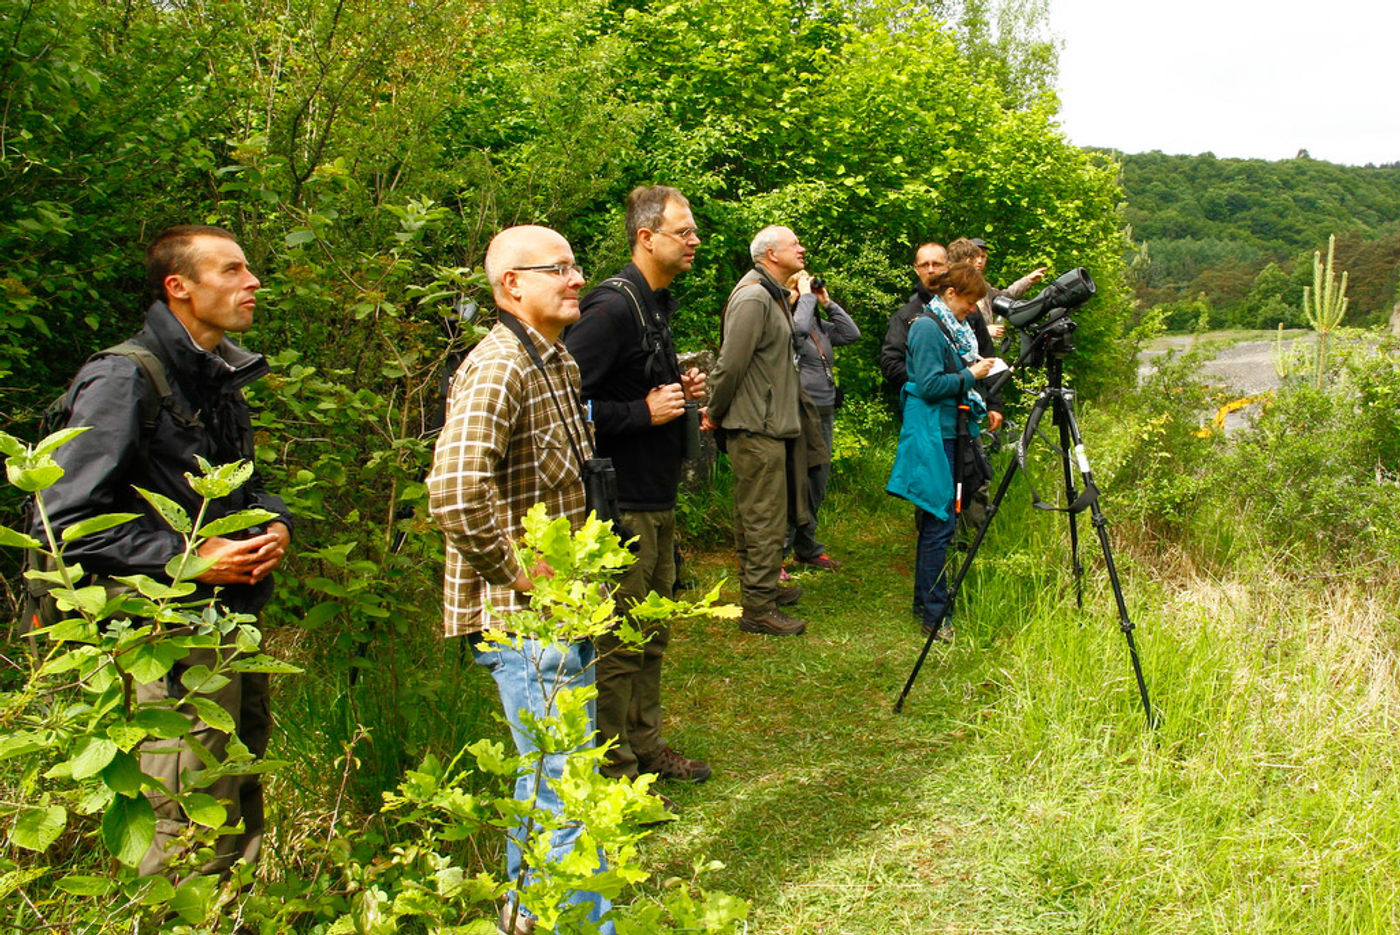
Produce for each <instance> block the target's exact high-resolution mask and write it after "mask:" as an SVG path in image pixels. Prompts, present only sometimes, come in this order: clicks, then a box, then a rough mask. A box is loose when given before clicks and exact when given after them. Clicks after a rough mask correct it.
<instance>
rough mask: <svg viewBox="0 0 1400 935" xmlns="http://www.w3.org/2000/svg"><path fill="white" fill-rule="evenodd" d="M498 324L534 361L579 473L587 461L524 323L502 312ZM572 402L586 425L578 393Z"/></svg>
mask: <svg viewBox="0 0 1400 935" xmlns="http://www.w3.org/2000/svg"><path fill="white" fill-rule="evenodd" d="M500 322H501V324H503V325H505V326H506V328H507V329H509V330H510V332H511V334H513V335H515V337H516V338H517V339H518V340H519V341H520V343H521V345H523V346H524V348H525V353H527V354H529V355H530V360H532V361H534V364H535V367H536V369H538V370H539V372H540V376H542V377H544V385H545V388H546V389H548V390H549V398H550V399H551V400H552V401H553V402H554V411H555V412H557V413H559V421H560V423H561V424H562V425H563V426H564V434H565V435H567V436H568V438H569V447H570V448H572V449H573V450H574V457H575V458H576V459H578V469H579V471H580V473H581V472H582V471H583V467H584V464H586V463H587V461H588V459H587V458H585V457H584V456H583V449H582V448H581V447H580V445H579V443H578V440H577V439H575V438H574V432H573V429H571V428H569V419H568V417H567V416H565V415H564V407H563V406H561V405H559V396H558V394H557V393H555V392H554V383H553V381H551V380H550V379H549V371H547V370H545V368H544V361H543V360H541V359H540V353H539V351H537V350H535V343H534V342H533V341H531V340H530V335H529V334H527V333H526V331H525V325H524V323H523V322H521V321H520V319H518V318H516V317H515V316H514V315H512V314H510V313H509V312H504V311H503V312H501V313H500ZM573 400H574V411H575V412H576V413H577V414H578V417H579V419H580V420H582V421H583V422H584V423H585V424H587V422H588V417H587V413H586V412H585V410H584V407H583V400H581V399H579V397H578V393H574V394H573ZM585 431H586V430H585ZM585 440H586V439H585ZM589 447H590V448H591V447H592V446H591V445H590V446H589Z"/></svg>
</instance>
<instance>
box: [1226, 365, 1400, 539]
mask: <svg viewBox="0 0 1400 935" xmlns="http://www.w3.org/2000/svg"><path fill="white" fill-rule="evenodd" d="M1339 343H1340V342H1339ZM1336 353H1338V355H1339V356H1342V360H1341V366H1340V367H1339V368H1337V369H1336V370H1335V371H1334V373H1335V374H1336V379H1335V380H1334V381H1332V382H1330V383H1328V384H1327V385H1325V386H1323V387H1322V388H1318V387H1317V386H1315V385H1308V384H1309V383H1310V382H1311V381H1310V380H1289V381H1286V382H1285V384H1284V386H1283V388H1282V389H1280V390H1279V391H1278V393H1277V394H1276V395H1275V397H1274V398H1273V400H1272V401H1271V402H1269V403H1268V404H1267V405H1266V406H1265V407H1264V409H1263V411H1262V412H1261V414H1260V415H1259V417H1258V418H1257V419H1256V420H1255V422H1254V424H1253V425H1252V426H1251V427H1250V428H1249V429H1248V430H1247V431H1245V432H1243V433H1241V434H1240V436H1239V437H1238V439H1237V440H1236V443H1235V446H1234V448H1233V450H1232V451H1231V452H1230V454H1229V456H1228V457H1227V458H1226V459H1225V460H1224V461H1223V462H1222V464H1221V466H1220V470H1219V471H1218V472H1216V474H1215V475H1214V477H1213V478H1212V483H1213V484H1215V485H1216V486H1217V488H1218V490H1219V493H1220V494H1221V495H1222V496H1223V497H1227V498H1229V499H1230V500H1231V501H1233V502H1236V503H1240V504H1246V505H1248V507H1249V508H1250V509H1251V510H1252V511H1253V513H1254V514H1255V516H1257V518H1258V521H1259V522H1260V523H1261V524H1263V526H1264V528H1265V529H1266V530H1267V531H1268V532H1269V534H1270V535H1271V536H1272V537H1273V538H1274V539H1275V541H1278V542H1283V543H1290V544H1293V545H1295V546H1298V547H1301V550H1302V555H1303V556H1307V557H1311V558H1314V559H1325V560H1331V561H1336V560H1356V559H1364V558H1368V557H1370V558H1374V557H1379V556H1382V555H1386V556H1391V557H1393V556H1394V555H1396V554H1397V553H1396V549H1397V546H1400V536H1397V529H1400V443H1397V440H1396V439H1397V437H1400V409H1397V404H1400V357H1397V348H1396V344H1395V342H1394V340H1393V339H1387V341H1386V342H1384V343H1383V344H1382V345H1381V346H1380V347H1378V348H1375V349H1374V350H1373V348H1372V341H1371V339H1369V338H1367V339H1362V340H1359V341H1358V340H1355V339H1353V340H1352V341H1351V343H1350V344H1349V345H1342V346H1341V347H1339V348H1338V349H1337V351H1336Z"/></svg>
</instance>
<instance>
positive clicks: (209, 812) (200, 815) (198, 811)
mask: <svg viewBox="0 0 1400 935" xmlns="http://www.w3.org/2000/svg"><path fill="white" fill-rule="evenodd" d="M180 807H181V808H183V809H184V810H185V814H186V815H188V816H189V819H190V821H192V822H194V823H195V824H199V825H203V826H204V827H206V828H222V827H223V825H224V822H226V821H228V810H227V809H225V808H224V807H223V806H222V805H220V804H219V802H218V800H217V799H215V798H214V797H213V796H212V795H209V794H208V793H205V792H191V793H190V794H189V795H185V796H181V797H180Z"/></svg>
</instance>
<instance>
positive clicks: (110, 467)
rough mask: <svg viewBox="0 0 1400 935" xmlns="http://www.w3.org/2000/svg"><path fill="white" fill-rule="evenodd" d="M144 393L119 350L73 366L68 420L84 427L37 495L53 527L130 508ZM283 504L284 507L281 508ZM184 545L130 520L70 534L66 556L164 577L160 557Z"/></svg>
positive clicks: (96, 567)
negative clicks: (57, 473) (58, 471)
mask: <svg viewBox="0 0 1400 935" xmlns="http://www.w3.org/2000/svg"><path fill="white" fill-rule="evenodd" d="M146 392H147V387H146V378H145V375H144V374H142V373H141V371H140V367H139V366H138V365H137V364H136V363H135V362H134V361H131V360H128V359H126V358H124V357H118V356H109V357H101V358H98V359H97V360H94V361H91V362H90V363H88V364H87V365H85V366H84V367H83V369H82V370H81V371H79V373H78V376H77V377H76V378H75V379H74V381H73V386H72V389H71V393H72V417H71V418H70V419H69V420H68V424H69V426H71V427H77V426H90V428H89V429H88V430H87V431H86V432H84V433H83V434H81V435H79V436H78V437H77V438H75V439H73V440H72V441H70V442H69V443H68V444H66V445H64V446H62V447H61V448H59V449H58V450H57V451H56V452H54V459H55V460H56V461H57V462H58V463H59V465H61V466H62V468H63V471H64V474H63V477H62V478H60V479H59V481H58V482H57V483H56V484H54V485H53V486H52V487H50V488H49V489H48V490H46V491H44V492H43V498H44V507H45V510H46V511H47V512H48V515H49V522H50V523H51V524H52V526H53V528H54V532H55V534H57V533H59V532H61V531H62V530H63V529H66V528H67V527H69V526H72V525H73V524H74V523H76V522H78V521H79V520H84V519H87V518H89V517H92V516H98V515H100V514H103V513H118V512H125V511H128V510H130V509H131V507H132V492H131V485H132V483H133V482H134V481H138V480H140V479H141V478H140V476H139V475H140V468H141V465H140V461H141V401H142V399H143V398H144V397H145V394H146ZM278 503H279V505H281V504H280V501H279V502H278ZM285 510H286V507H285V506H282V509H281V511H280V512H285ZM133 512H135V511H133ZM184 547H185V543H184V540H183V538H182V537H181V536H180V535H179V534H178V533H176V532H175V531H174V530H172V529H170V528H168V527H158V526H156V525H155V523H154V522H146V521H143V520H136V521H133V522H129V523H123V524H122V525H120V526H115V527H113V528H112V529H107V530H104V531H102V532H98V533H93V534H92V535H88V536H82V537H80V538H78V539H74V540H73V541H72V542H71V543H69V544H68V546H67V548H66V550H65V552H64V555H65V558H67V560H68V561H69V562H74V561H76V562H80V563H82V565H83V567H84V569H85V570H86V571H89V572H101V573H104V574H133V573H141V574H148V575H152V576H163V569H164V568H165V563H166V562H168V561H169V560H170V559H172V558H174V557H175V556H176V555H179V554H180V552H182V551H183V550H184Z"/></svg>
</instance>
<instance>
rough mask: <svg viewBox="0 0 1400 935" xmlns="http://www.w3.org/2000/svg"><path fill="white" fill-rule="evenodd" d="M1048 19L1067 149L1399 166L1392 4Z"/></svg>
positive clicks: (1140, 11)
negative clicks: (1305, 157)
mask: <svg viewBox="0 0 1400 935" xmlns="http://www.w3.org/2000/svg"><path fill="white" fill-rule="evenodd" d="M1050 22H1051V28H1052V30H1053V31H1054V32H1055V34H1056V35H1057V36H1058V37H1059V38H1061V39H1062V40H1063V41H1064V45H1063V47H1062V48H1061V51H1060V81H1059V91H1060V103H1061V109H1060V121H1061V126H1062V127H1063V129H1064V132H1065V134H1066V136H1068V137H1069V139H1070V140H1071V141H1072V142H1073V143H1075V144H1076V145H1079V146H1103V147H1112V148H1114V149H1120V150H1123V151H1124V152H1129V153H1136V152H1146V151H1148V150H1153V149H1160V150H1162V151H1163V152H1165V153H1187V154H1193V153H1203V152H1207V151H1209V152H1213V153H1215V155H1217V156H1221V157H1226V156H1231V157H1253V158H1260V159H1288V158H1291V157H1293V156H1294V155H1296V154H1297V152H1298V150H1300V149H1306V150H1307V151H1308V153H1309V154H1310V155H1311V156H1312V157H1313V158H1314V159H1324V160H1327V161H1329V162H1340V163H1346V164H1350V165H1365V164H1366V163H1368V162H1373V163H1376V164H1380V163H1393V162H1400V99H1397V98H1398V97H1400V0H1314V2H1301V0H1172V2H1171V3H1152V4H1147V3H1141V2H1133V0H1050Z"/></svg>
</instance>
